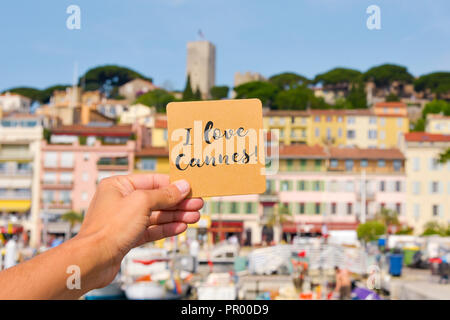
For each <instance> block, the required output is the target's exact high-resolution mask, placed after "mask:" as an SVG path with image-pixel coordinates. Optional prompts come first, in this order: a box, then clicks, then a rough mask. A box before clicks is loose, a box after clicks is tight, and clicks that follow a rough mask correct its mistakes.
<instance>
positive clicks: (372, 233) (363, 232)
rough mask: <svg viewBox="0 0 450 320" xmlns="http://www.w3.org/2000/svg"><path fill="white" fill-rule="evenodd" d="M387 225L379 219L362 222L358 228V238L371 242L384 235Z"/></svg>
mask: <svg viewBox="0 0 450 320" xmlns="http://www.w3.org/2000/svg"><path fill="white" fill-rule="evenodd" d="M385 232H386V227H385V226H384V224H383V223H381V222H379V221H375V220H374V221H368V222H366V223H361V224H360V225H359V226H358V228H357V229H356V233H357V235H358V239H360V240H362V241H364V242H371V241H374V240H377V239H378V238H379V237H380V236H382V235H384V234H385Z"/></svg>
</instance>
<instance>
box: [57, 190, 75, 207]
mask: <svg viewBox="0 0 450 320" xmlns="http://www.w3.org/2000/svg"><path fill="white" fill-rule="evenodd" d="M59 196H60V198H61V201H62V202H63V203H65V204H68V203H70V202H71V201H72V200H71V192H70V191H67V190H64V191H60V193H59Z"/></svg>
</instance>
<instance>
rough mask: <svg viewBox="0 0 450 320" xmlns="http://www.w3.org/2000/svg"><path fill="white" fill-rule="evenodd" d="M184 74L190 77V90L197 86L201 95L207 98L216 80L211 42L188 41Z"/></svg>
mask: <svg viewBox="0 0 450 320" xmlns="http://www.w3.org/2000/svg"><path fill="white" fill-rule="evenodd" d="M186 74H187V75H189V76H190V77H191V86H192V90H193V91H194V92H195V91H196V90H197V88H199V89H200V92H201V94H202V97H203V98H204V99H206V98H209V97H210V89H211V88H212V87H214V85H215V82H216V47H215V46H214V45H213V44H212V43H211V42H209V41H193V42H188V44H187V65H186Z"/></svg>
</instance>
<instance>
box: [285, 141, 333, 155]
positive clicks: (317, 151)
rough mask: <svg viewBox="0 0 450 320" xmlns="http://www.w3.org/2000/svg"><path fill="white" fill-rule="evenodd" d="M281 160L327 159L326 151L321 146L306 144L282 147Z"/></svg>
mask: <svg viewBox="0 0 450 320" xmlns="http://www.w3.org/2000/svg"><path fill="white" fill-rule="evenodd" d="M279 152H280V158H288V157H296V158H326V157H327V153H326V151H325V149H324V148H323V147H321V146H319V145H314V146H308V145H306V144H292V145H288V146H284V145H283V146H280V149H279Z"/></svg>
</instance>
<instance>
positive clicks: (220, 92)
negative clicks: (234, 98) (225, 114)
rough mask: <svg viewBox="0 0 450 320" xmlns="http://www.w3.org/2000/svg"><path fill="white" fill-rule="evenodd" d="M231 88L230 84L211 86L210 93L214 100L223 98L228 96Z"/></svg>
mask: <svg viewBox="0 0 450 320" xmlns="http://www.w3.org/2000/svg"><path fill="white" fill-rule="evenodd" d="M229 90H230V88H229V87H228V86H214V87H212V88H211V90H210V91H209V93H210V94H211V98H212V99H213V100H222V99H225V98H227V97H228V91H229Z"/></svg>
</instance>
